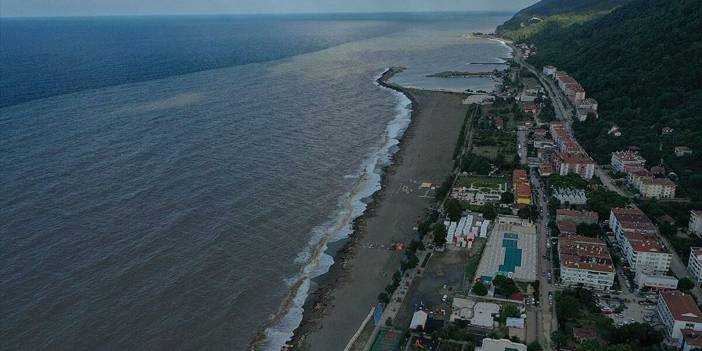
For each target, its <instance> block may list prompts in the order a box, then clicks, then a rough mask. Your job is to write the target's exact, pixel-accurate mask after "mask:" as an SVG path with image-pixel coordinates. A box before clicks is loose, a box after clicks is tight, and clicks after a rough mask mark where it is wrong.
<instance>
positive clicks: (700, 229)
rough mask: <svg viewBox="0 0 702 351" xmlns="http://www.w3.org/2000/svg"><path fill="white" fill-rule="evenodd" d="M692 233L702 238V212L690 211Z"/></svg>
mask: <svg viewBox="0 0 702 351" xmlns="http://www.w3.org/2000/svg"><path fill="white" fill-rule="evenodd" d="M688 230H689V231H690V233H693V234H696V235H697V236H702V210H696V211H695V210H692V211H690V223H689V224H688Z"/></svg>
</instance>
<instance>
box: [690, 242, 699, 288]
mask: <svg viewBox="0 0 702 351" xmlns="http://www.w3.org/2000/svg"><path fill="white" fill-rule="evenodd" d="M687 271H688V272H690V275H691V276H692V278H693V279H694V280H695V283H697V285H700V283H702V247H691V248H690V259H689V260H688V261H687Z"/></svg>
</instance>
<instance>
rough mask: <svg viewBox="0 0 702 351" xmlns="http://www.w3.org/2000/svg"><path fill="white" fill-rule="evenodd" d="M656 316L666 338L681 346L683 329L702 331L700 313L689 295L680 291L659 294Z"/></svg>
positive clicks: (701, 316) (701, 312) (701, 314)
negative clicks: (661, 323) (666, 333)
mask: <svg viewBox="0 0 702 351" xmlns="http://www.w3.org/2000/svg"><path fill="white" fill-rule="evenodd" d="M658 316H659V318H660V320H661V322H663V325H665V328H666V331H667V332H668V336H669V337H670V338H671V339H673V340H676V341H677V342H678V345H682V343H683V341H682V339H683V334H682V331H683V330H685V329H688V330H694V331H702V311H700V309H699V307H697V304H696V303H695V300H694V299H693V298H692V296H690V295H689V294H685V293H683V292H680V291H667V292H661V293H660V297H659V298H658Z"/></svg>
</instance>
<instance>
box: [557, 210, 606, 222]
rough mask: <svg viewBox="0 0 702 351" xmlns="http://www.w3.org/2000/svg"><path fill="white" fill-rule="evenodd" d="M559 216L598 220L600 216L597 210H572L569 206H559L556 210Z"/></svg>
mask: <svg viewBox="0 0 702 351" xmlns="http://www.w3.org/2000/svg"><path fill="white" fill-rule="evenodd" d="M557 216H568V217H576V218H583V219H591V220H595V221H597V219H598V218H599V217H598V215H597V212H593V211H578V210H571V209H568V208H559V209H557V210H556V217H557Z"/></svg>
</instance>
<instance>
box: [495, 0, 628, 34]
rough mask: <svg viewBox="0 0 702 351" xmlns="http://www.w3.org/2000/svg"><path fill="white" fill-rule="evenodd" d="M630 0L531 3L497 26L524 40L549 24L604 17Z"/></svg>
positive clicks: (578, 0)
mask: <svg viewBox="0 0 702 351" xmlns="http://www.w3.org/2000/svg"><path fill="white" fill-rule="evenodd" d="M629 1H631V0H543V1H539V2H537V3H536V4H534V5H532V6H529V7H527V8H525V9H523V10H521V11H519V12H517V14H516V15H514V17H512V18H511V19H509V20H508V21H507V22H505V23H504V24H503V25H501V26H499V27H497V33H498V34H499V35H501V36H503V37H506V38H510V39H515V40H516V39H524V38H528V37H530V36H532V35H535V34H537V33H539V32H540V31H542V30H543V29H544V28H545V27H548V26H550V25H554V24H555V25H558V26H560V27H566V26H569V25H572V24H575V23H582V22H586V21H590V20H592V19H594V18H597V17H599V16H603V15H605V14H607V13H609V12H611V11H612V10H613V9H615V8H617V7H618V6H621V5H622V4H624V3H627V2H629Z"/></svg>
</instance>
